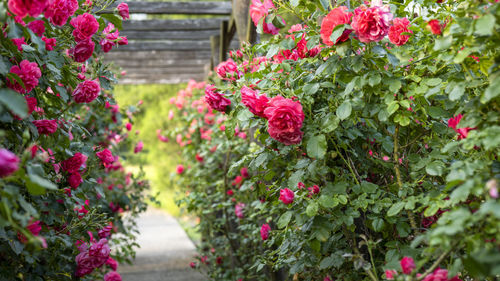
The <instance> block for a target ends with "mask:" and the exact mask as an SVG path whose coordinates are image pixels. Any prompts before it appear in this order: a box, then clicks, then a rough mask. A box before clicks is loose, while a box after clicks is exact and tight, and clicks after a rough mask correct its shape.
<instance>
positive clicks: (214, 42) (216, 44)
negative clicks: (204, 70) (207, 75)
mask: <svg viewBox="0 0 500 281" xmlns="http://www.w3.org/2000/svg"><path fill="white" fill-rule="evenodd" d="M210 48H211V51H212V54H211V56H210V68H211V69H213V68H214V67H216V66H217V65H218V64H219V63H220V57H219V54H220V52H219V49H220V35H215V36H210Z"/></svg>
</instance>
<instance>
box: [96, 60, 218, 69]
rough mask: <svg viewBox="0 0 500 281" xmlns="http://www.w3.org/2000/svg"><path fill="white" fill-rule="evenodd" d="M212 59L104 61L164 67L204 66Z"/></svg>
mask: <svg viewBox="0 0 500 281" xmlns="http://www.w3.org/2000/svg"><path fill="white" fill-rule="evenodd" d="M209 61H210V58H209V57H207V58H206V59H182V58H172V59H165V58H158V59H154V58H153V59H144V60H137V59H132V60H131V59H126V58H121V59H108V58H105V59H104V62H106V63H114V64H115V65H118V66H121V67H122V68H127V67H139V66H142V67H162V66H165V65H168V66H198V67H201V68H203V66H204V65H205V64H207V63H208V62H209Z"/></svg>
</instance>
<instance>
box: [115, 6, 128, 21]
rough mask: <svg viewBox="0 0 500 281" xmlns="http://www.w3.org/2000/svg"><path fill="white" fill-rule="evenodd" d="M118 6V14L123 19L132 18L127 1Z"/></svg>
mask: <svg viewBox="0 0 500 281" xmlns="http://www.w3.org/2000/svg"><path fill="white" fill-rule="evenodd" d="M116 8H117V9H118V14H119V15H120V16H121V17H122V19H124V20H128V19H129V18H130V16H129V11H128V4H127V3H120V5H118V7H116Z"/></svg>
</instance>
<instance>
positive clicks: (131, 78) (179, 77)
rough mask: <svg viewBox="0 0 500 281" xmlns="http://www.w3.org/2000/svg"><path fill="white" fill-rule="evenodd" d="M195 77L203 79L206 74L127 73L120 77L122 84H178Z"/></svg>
mask: <svg viewBox="0 0 500 281" xmlns="http://www.w3.org/2000/svg"><path fill="white" fill-rule="evenodd" d="M191 79H194V80H196V81H202V80H204V79H205V74H195V75H193V74H170V75H160V76H153V75H128V74H127V75H125V76H123V77H122V78H121V79H119V80H118V81H119V83H120V84H178V83H184V82H188V81H189V80H191Z"/></svg>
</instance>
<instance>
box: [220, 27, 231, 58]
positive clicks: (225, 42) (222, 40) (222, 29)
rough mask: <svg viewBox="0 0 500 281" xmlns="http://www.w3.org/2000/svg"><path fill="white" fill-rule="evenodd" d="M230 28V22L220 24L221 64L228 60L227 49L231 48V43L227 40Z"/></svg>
mask: <svg viewBox="0 0 500 281" xmlns="http://www.w3.org/2000/svg"><path fill="white" fill-rule="evenodd" d="M228 26H229V22H228V21H226V20H225V21H222V22H221V23H220V47H219V48H220V49H219V50H220V54H219V59H220V61H221V62H223V61H225V60H226V59H227V51H228V50H227V48H228V47H229V42H228V40H227V38H228V36H227V29H228Z"/></svg>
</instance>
